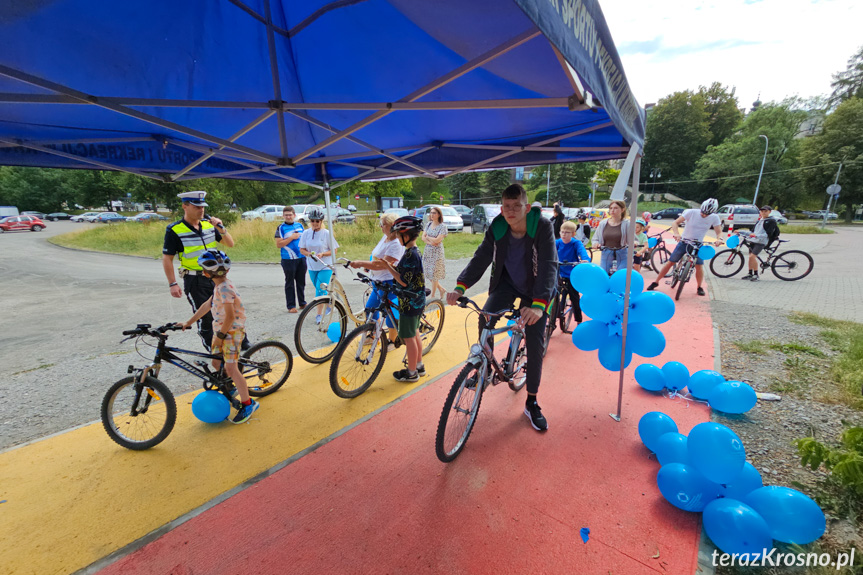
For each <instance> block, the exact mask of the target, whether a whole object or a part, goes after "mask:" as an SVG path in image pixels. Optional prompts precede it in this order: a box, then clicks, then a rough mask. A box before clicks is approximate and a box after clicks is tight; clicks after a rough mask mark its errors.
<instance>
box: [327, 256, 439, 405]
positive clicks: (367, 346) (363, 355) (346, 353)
mask: <svg viewBox="0 0 863 575" xmlns="http://www.w3.org/2000/svg"><path fill="white" fill-rule="evenodd" d="M357 276H358V277H357V280H358V281H361V282H364V283H366V284H368V285H370V286H372V287H373V288H376V289H378V290H380V292H381V294H382V297H381V298H380V303H379V304H378V307H377V308H375V309H374V310H371V313H369V315H368V318H367V319H366V321H365V323H364V324H362V325H360V326H359V327H357V328H356V329H354V330H353V331H351V332H350V333H349V334H348V335H347V336H345V337H344V339H342V341H341V342H340V343H339V345H338V346H337V347H336V351H335V354H334V355H333V361H332V363H331V364H330V387H331V388H332V390H333V393H335V394H336V395H338V396H339V397H343V398H345V399H350V398H353V397H357V396H358V395H360V394H362V393H363V392H364V391H365V390H367V389H368V388H369V387H370V386H371V384H372V383H374V381H375V379H377V377H378V374H380V372H381V369H382V368H383V365H384V361H386V358H387V347H388V338H387V326H386V320H387V319H388V320H389V323H390V324H391V325H393V326H395V325H398V323H397V321H396V319H395V314H394V313H393V305H394V304H393V302H392V301H391V300H390V294H394V295H398V294H399V293H400V292H401V291H402V289H401V288H399V287H397V286H395V285H390V284H385V283H381V282H378V281H375V280H373V279H371V278H370V277H368V276H367V275H365V274H362V273H358V274H357ZM429 293H430V291H429V290H426V295H428V294H429ZM443 322H444V307H443V302H442V301H441V300H439V299H433V300H428V301H426V306H425V309H424V310H423V314H422V316H420V321H419V326H418V328H417V331H418V333H419V336H420V339H421V340H422V344H423V356H425V355H426V354H427V353H428V352H430V351H431V349H432V347H434V344H435V342H437V340H438V337H440V334H441V330H443ZM394 343H395V345H396V347H399V346H400V345H401V339H400V338H399V339H397V340H396V342H394ZM402 362H403V363H404V364H405V365H407V354H405V358H404V359H403V361H402Z"/></svg>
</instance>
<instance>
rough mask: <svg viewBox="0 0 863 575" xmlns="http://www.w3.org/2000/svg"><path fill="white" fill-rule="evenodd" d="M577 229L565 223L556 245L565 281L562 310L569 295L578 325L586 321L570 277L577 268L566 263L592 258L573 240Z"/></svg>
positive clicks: (570, 223)
mask: <svg viewBox="0 0 863 575" xmlns="http://www.w3.org/2000/svg"><path fill="white" fill-rule="evenodd" d="M577 229H578V227H577V226H576V225H575V223H573V222H563V225H562V226H560V239H559V240H555V242H554V243H555V246H557V260H558V261H559V262H560V267H559V272H558V273H559V274H560V277H561V279H562V280H563V286H564V292H563V294H561V298H560V308H561V309H566V295H567V294H569V297H570V299H571V300H572V315H573V317H574V318H575V322H576V324H579V323H581V322H582V320H583V319H584V318H583V316H582V315H581V306H580V305H579V301H580V296H579V294H578V292H577V291H576V290H575V288H574V287H572V283H571V282H570V281H569V276H570V274H571V273H572V270H573V268H575V266H574V265H572V264H569V265H567V264H565V263H564V262H589V261H590V256H589V255H588V253H587V250H586V249H584V244H583V243H581V242H580V241H577V240H574V239H573V236H574V235H575V232H576V230H577ZM549 321H554V319H553V318H549ZM564 331H565V333H572V332H571V331H566V330H564Z"/></svg>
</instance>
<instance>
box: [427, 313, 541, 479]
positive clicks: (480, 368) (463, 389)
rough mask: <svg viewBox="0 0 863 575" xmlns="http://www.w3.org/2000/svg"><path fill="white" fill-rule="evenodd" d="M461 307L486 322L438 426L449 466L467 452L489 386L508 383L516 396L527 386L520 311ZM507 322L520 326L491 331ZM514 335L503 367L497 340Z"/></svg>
mask: <svg viewBox="0 0 863 575" xmlns="http://www.w3.org/2000/svg"><path fill="white" fill-rule="evenodd" d="M458 305H459V307H462V308H467V307H471V308H473V309H474V310H475V311H476V312H477V313H479V314H481V315H482V316H483V317H484V318H485V321H486V327H484V328H483V330H482V333H481V334H480V336H479V341H480V342H481V343H475V344H473V345H471V346H470V355H469V356H468V358H467V363H465V365H464V367H463V368H462V369H461V371H460V372H459V374H458V375H457V376H456V378H455V381H454V382H453V384H452V387H451V388H450V390H449V394H448V395H447V397H446V401H444V404H443V411H442V412H441V415H440V421H439V422H438V427H437V434H436V435H435V453H436V454H437V457H438V459H440V460H441V461H443V462H444V463H448V462H450V461H452V460H453V459H455V458H456V457H457V456H458V454H459V453H461V450H462V449H464V446H465V443H466V442H467V438H468V437H469V436H470V432H471V431H472V430H473V426H474V424H475V423H476V416H477V413H479V405H480V402H481V401H482V394H483V392H484V391H485V390H486V389H487V388H488V386H489V385H498V384H499V383H501V382H506V383H507V384H508V385H509V388H510V389H511V390H513V391H515V392H518V391H520V390H521V388H523V387H524V385H525V383H526V382H527V347H526V343H525V333H524V326H523V325H522V324H521V321H519V320H520V314H519V310H518V309H517V308H516V309H505V310H501V311H498V312H488V311H483V310H482V308H481V307H480V306H478V305H477V304H476V302H474V301H473V300H471V299H469V298H467V297H464V296H461V297H460V298H458ZM500 318H505V319H512V320H514V321H515V322H516V323H514V324H511V325H506V326H503V327H498V328H490V327H488V326H489V325H490V322H491V321H492V320H496V319H500ZM507 331H508V332H510V333H511V334H512V335H511V337H510V342H509V347H508V348H507V352H506V357H505V358H504V359H503V361H502V362H501V363H498V360H497V359H496V358H495V357H494V347H493V346H494V336H495V335H497V334H500V333H505V332H507Z"/></svg>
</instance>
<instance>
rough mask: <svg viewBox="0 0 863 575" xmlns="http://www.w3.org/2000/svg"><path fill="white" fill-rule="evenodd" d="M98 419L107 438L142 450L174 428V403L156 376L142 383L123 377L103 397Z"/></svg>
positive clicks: (175, 413)
mask: <svg viewBox="0 0 863 575" xmlns="http://www.w3.org/2000/svg"><path fill="white" fill-rule="evenodd" d="M101 416H102V426H103V427H104V428H105V431H106V432H107V433H108V437H110V438H111V439H112V440H113V441H114V442H116V443H117V444H118V445H122V446H123V447H125V448H127V449H133V450H135V451H141V450H144V449H149V448H151V447H153V446H154V445H158V444H159V443H161V442H162V441H164V439H165V438H166V437H168V434H170V433H171V430H172V429H174V423H176V421H177V402H176V401H175V400H174V394H173V393H171V390H170V389H168V386H166V385H165V384H164V383H162V382H161V381H159V380H158V379H156V378H155V377H147V378H146V379H145V380H144V383H138V382H137V381H136V379H135V378H134V377H124V378H123V379H121V380H120V381H118V382H116V383H115V384H114V385H112V386H111V387H110V388H109V389H108V392H107V393H106V394H105V397H104V399H103V400H102V409H101Z"/></svg>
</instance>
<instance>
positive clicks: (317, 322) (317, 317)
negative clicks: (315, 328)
mask: <svg viewBox="0 0 863 575" xmlns="http://www.w3.org/2000/svg"><path fill="white" fill-rule="evenodd" d="M315 324H316V325H321V314H318V315H316V316H315Z"/></svg>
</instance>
